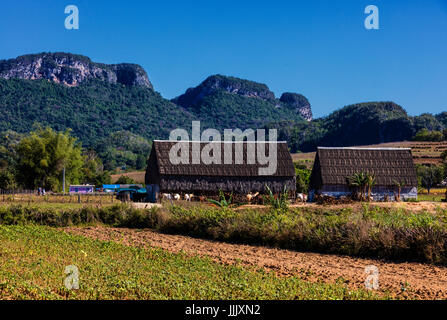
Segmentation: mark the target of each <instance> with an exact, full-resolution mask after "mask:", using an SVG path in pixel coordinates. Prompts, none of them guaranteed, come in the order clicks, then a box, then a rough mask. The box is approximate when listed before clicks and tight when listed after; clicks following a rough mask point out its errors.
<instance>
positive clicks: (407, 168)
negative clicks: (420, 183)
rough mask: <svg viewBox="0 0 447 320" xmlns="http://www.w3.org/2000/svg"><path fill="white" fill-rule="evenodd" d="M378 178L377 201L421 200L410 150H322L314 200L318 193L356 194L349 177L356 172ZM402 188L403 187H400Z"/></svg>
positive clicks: (315, 168) (374, 189)
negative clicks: (396, 197) (398, 198)
mask: <svg viewBox="0 0 447 320" xmlns="http://www.w3.org/2000/svg"><path fill="white" fill-rule="evenodd" d="M361 172H363V173H369V174H372V175H374V177H375V181H374V186H373V187H372V194H371V196H372V197H373V199H374V200H383V199H385V198H388V199H390V200H392V199H394V196H395V195H396V194H398V192H399V189H400V196H401V199H408V198H416V197H417V177H416V171H415V168H414V164H413V157H412V155H411V149H409V148H351V147H349V148H330V147H318V150H317V153H316V155H315V161H314V165H313V169H312V174H311V177H310V190H311V191H310V199H312V198H313V196H314V195H315V194H319V195H328V196H334V197H340V196H347V195H350V194H351V193H352V192H353V188H352V187H351V186H350V185H349V182H348V181H349V177H352V175H353V174H355V173H361ZM399 186H400V187H399Z"/></svg>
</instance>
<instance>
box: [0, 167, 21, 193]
mask: <svg viewBox="0 0 447 320" xmlns="http://www.w3.org/2000/svg"><path fill="white" fill-rule="evenodd" d="M15 188H17V183H16V179H15V176H14V174H13V173H12V172H11V171H9V170H6V169H5V170H0V189H3V190H11V189H15Z"/></svg>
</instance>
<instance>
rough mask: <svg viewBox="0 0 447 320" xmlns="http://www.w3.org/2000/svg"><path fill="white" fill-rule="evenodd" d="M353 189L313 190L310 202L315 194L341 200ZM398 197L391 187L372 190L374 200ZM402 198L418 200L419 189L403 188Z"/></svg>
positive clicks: (340, 186)
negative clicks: (340, 198)
mask: <svg viewBox="0 0 447 320" xmlns="http://www.w3.org/2000/svg"><path fill="white" fill-rule="evenodd" d="M352 191H353V189H350V188H349V187H348V186H347V185H324V186H323V187H322V188H321V189H319V190H312V191H311V192H310V200H311V201H312V200H313V196H314V195H315V194H321V195H326V196H332V197H336V198H339V197H341V196H349V195H351V194H352ZM395 195H397V188H396V187H390V186H374V187H373V188H372V190H371V196H372V198H373V199H374V200H378V201H380V200H384V199H385V198H386V197H388V199H389V200H393V199H394V196H395ZM400 197H401V199H402V200H406V199H416V198H417V187H411V186H408V187H402V188H401V193H400Z"/></svg>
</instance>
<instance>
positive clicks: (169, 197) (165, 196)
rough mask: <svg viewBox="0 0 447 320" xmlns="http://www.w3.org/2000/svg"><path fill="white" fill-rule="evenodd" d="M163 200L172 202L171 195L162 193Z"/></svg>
mask: <svg viewBox="0 0 447 320" xmlns="http://www.w3.org/2000/svg"><path fill="white" fill-rule="evenodd" d="M163 199H168V200H172V195H171V194H170V193H163Z"/></svg>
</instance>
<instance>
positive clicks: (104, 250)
mask: <svg viewBox="0 0 447 320" xmlns="http://www.w3.org/2000/svg"><path fill="white" fill-rule="evenodd" d="M0 243H1V246H0V265H1V268H0V297H1V298H2V299H375V298H377V296H375V295H373V294H372V293H371V292H367V291H353V290H349V289H348V288H347V287H346V286H344V285H342V284H324V283H309V282H305V281H302V280H300V279H299V278H296V277H277V276H275V275H274V274H272V273H267V272H265V271H263V270H256V269H254V268H247V267H241V266H228V265H221V264H218V263H216V262H212V261H211V260H209V259H205V258H199V257H187V256H186V255H184V254H173V253H168V252H166V251H163V250H161V249H142V248H135V247H128V246H124V245H121V244H119V243H115V242H104V241H97V240H91V239H88V238H84V237H80V236H73V235H69V234H66V233H65V232H63V231H61V230H58V229H54V228H50V227H45V226H33V225H24V226H5V225H0ZM69 265H75V266H76V267H77V268H78V270H79V289H78V290H68V289H66V287H65V286H64V280H65V277H66V276H67V275H66V274H65V273H64V270H65V267H66V266H69Z"/></svg>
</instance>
